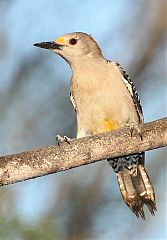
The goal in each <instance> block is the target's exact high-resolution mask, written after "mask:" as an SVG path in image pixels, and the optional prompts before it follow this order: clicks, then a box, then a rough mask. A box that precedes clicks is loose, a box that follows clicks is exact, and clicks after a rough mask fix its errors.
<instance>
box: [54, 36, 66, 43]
mask: <svg viewBox="0 0 167 240" xmlns="http://www.w3.org/2000/svg"><path fill="white" fill-rule="evenodd" d="M55 43H58V44H64V43H65V39H64V37H59V38H57V39H56V40H55Z"/></svg>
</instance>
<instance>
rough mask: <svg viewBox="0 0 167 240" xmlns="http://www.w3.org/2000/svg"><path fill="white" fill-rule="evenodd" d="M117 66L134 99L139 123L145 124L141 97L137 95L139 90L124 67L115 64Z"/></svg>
mask: <svg viewBox="0 0 167 240" xmlns="http://www.w3.org/2000/svg"><path fill="white" fill-rule="evenodd" d="M115 64H116V66H118V68H119V70H120V72H121V74H122V80H123V81H124V83H125V85H126V87H127V89H128V90H129V92H130V94H131V96H132V99H133V103H134V106H135V108H136V112H137V115H138V119H139V123H143V122H144V117H143V111H142V107H141V104H140V98H139V95H138V93H137V90H136V88H135V86H134V84H133V82H132V80H131V79H130V77H129V75H128V74H127V72H126V71H125V70H124V69H123V67H121V65H120V64H119V63H115Z"/></svg>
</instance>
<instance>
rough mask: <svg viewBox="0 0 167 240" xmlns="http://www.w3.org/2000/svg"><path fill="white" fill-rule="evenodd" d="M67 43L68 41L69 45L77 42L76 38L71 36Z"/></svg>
mask: <svg viewBox="0 0 167 240" xmlns="http://www.w3.org/2000/svg"><path fill="white" fill-rule="evenodd" d="M69 43H70V44H71V45H75V44H76V43H77V39H76V38H71V39H70V41H69Z"/></svg>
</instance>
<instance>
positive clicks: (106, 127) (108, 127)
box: [91, 118, 118, 134]
mask: <svg viewBox="0 0 167 240" xmlns="http://www.w3.org/2000/svg"><path fill="white" fill-rule="evenodd" d="M91 129H92V131H91V132H92V133H93V134H98V133H102V132H107V131H112V130H116V129H118V123H117V122H116V121H114V120H109V119H106V118H105V119H104V120H102V123H101V124H100V125H97V126H95V124H94V125H93V126H92V128H91Z"/></svg>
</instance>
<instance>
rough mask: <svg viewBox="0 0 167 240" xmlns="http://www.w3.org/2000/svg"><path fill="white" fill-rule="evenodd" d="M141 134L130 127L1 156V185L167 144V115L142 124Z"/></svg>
mask: <svg viewBox="0 0 167 240" xmlns="http://www.w3.org/2000/svg"><path fill="white" fill-rule="evenodd" d="M141 129H142V137H143V139H142V140H141V138H140V137H139V136H137V135H136V136H133V137H131V135H130V130H129V129H128V128H124V129H119V130H117V131H112V132H105V133H101V134H97V135H93V136H90V137H85V138H80V139H77V140H72V141H71V142H70V144H68V143H63V144H61V146H58V145H50V146H46V147H42V148H38V149H34V150H32V151H27V152H22V153H18V154H12V155H8V156H2V157H0V186H3V185H7V184H11V183H16V182H19V181H23V180H27V179H32V178H36V177H39V176H44V175H47V174H51V173H56V172H60V171H65V170H68V169H70V168H75V167H79V166H82V165H85V164H89V163H93V162H97V161H101V160H103V159H107V158H113V157H119V156H122V155H128V154H132V153H138V152H142V151H147V150H151V149H155V148H159V147H163V146H166V145H167V118H163V119H160V120H157V121H154V122H151V123H147V124H144V125H142V128H141Z"/></svg>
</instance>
